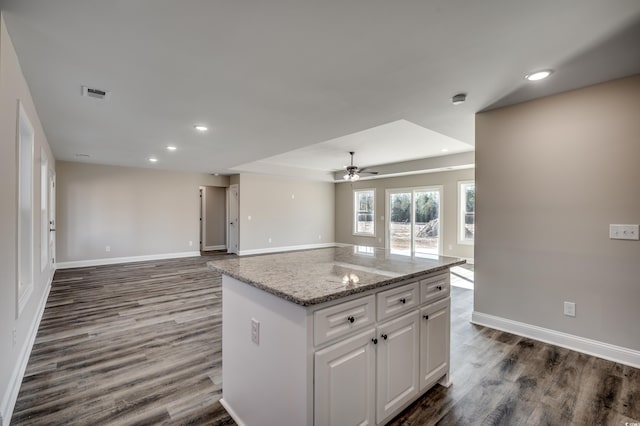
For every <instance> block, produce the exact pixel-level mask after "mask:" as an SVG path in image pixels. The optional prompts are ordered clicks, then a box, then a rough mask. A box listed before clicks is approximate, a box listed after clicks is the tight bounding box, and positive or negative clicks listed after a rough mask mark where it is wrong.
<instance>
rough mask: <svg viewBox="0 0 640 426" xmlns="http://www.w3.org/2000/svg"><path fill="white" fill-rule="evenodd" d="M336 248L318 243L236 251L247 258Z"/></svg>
mask: <svg viewBox="0 0 640 426" xmlns="http://www.w3.org/2000/svg"><path fill="white" fill-rule="evenodd" d="M336 246H338V244H336V243H319V244H301V245H299V246H282V247H268V248H261V249H251V250H240V251H238V256H248V255H251V254H267V253H279V252H283V251H294V250H309V249H317V248H326V247H336Z"/></svg>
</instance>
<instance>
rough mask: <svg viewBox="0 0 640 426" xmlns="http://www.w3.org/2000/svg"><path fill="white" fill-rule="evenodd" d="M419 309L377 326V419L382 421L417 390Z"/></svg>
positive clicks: (408, 399)
mask: <svg viewBox="0 0 640 426" xmlns="http://www.w3.org/2000/svg"><path fill="white" fill-rule="evenodd" d="M419 318H420V317H419V315H418V310H414V311H413V312H411V313H409V314H407V315H403V316H401V317H400V318H397V319H395V320H391V321H388V322H386V323H384V324H381V325H380V326H378V345H377V348H376V352H377V354H376V355H377V361H376V365H377V368H376V373H377V392H376V395H377V398H376V407H377V408H376V419H377V421H378V422H381V421H382V420H384V419H385V418H387V417H388V416H389V415H391V414H392V413H393V412H394V411H396V410H397V409H398V408H400V407H402V406H403V405H404V404H405V403H407V402H408V401H410V400H411V399H412V398H413V397H414V396H415V395H416V394H417V393H418V383H419V381H418V379H419V376H420V374H419V372H418V368H419V361H418V353H419V341H420V339H419V334H420V333H419V330H418V329H419V326H420V321H419Z"/></svg>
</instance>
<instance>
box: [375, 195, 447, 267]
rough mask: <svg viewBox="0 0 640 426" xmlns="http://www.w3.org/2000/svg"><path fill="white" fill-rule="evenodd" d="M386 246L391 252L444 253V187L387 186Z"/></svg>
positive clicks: (433, 254) (434, 254)
mask: <svg viewBox="0 0 640 426" xmlns="http://www.w3.org/2000/svg"><path fill="white" fill-rule="evenodd" d="M386 204H387V209H386V210H387V215H386V217H387V223H386V225H387V226H386V228H387V238H386V241H387V249H388V250H389V251H390V252H391V253H392V254H399V255H403V256H416V257H430V256H437V255H439V254H441V253H442V238H441V237H440V229H442V219H441V205H442V187H439V186H434V187H425V188H405V189H388V190H387V191H386Z"/></svg>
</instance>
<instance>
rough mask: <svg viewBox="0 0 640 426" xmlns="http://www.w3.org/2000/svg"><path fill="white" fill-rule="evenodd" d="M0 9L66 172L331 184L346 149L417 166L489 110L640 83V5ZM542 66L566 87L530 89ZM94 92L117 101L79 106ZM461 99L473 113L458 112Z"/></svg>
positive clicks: (183, 4) (371, 160)
mask: <svg viewBox="0 0 640 426" xmlns="http://www.w3.org/2000/svg"><path fill="white" fill-rule="evenodd" d="M0 7H1V8H2V11H3V16H4V18H5V20H6V23H7V27H8V29H9V32H10V34H11V37H12V40H13V42H14V45H15V47H16V51H17V53H18V57H19V59H20V63H21V66H22V69H23V72H24V74H25V76H26V78H27V82H28V84H29V87H30V89H31V92H32V95H33V98H34V101H35V104H36V108H37V109H38V112H39V115H40V118H41V121H42V123H43V126H44V128H45V133H46V134H47V138H48V140H49V143H50V144H51V146H52V148H53V151H54V155H55V156H56V158H57V159H59V160H68V161H89V162H95V163H101V164H113V165H123V166H136V167H155V168H163V169H174V170H185V171H199V172H207V173H214V172H219V173H230V172H236V173H237V171H238V170H252V169H253V170H254V171H255V170H257V169H263V171H264V172H270V173H284V174H287V173H289V174H297V173H299V169H298V168H299V167H305V168H306V167H308V168H313V169H316V171H318V172H320V171H321V172H327V171H331V170H334V169H336V168H339V167H341V166H343V165H345V164H346V163H347V161H348V156H347V152H348V151H350V150H354V151H356V164H357V165H359V166H361V167H363V166H368V165H376V164H382V163H389V162H392V161H405V160H411V159H417V158H424V157H425V156H431V155H434V154H435V155H442V152H441V151H440V150H441V146H447V147H449V149H450V150H451V152H459V151H463V150H469V149H473V146H474V114H475V113H476V112H477V111H481V110H483V109H486V108H490V107H495V106H502V105H506V104H510V103H514V102H520V101H523V100H527V99H532V98H536V97H539V96H543V95H547V94H550V93H555V92H559V91H563V90H568V89H572V88H576V87H581V86H584V85H588V84H593V83H597V82H601V81H605V80H609V79H612V78H617V77H623V76H627V75H632V74H636V73H638V72H640V52H639V51H638V50H639V49H638V43H637V40H638V38H636V36H637V35H638V34H639V32H638V28H640V25H639V23H640V1H638V0H607V1H602V0H563V1H561V2H558V1H557V0H538V1H535V2H523V1H513V0H484V1H469V0H415V1H388V0H350V1H346V2H345V1H335V0H322V1H299V0H269V1H264V0H259V1H258V0H238V1H228V2H218V1H205V0H198V1H196V0H182V1H179V2H178V1H168V0H164V1H158V0H56V1H51V0H6V1H2V2H0ZM541 68H553V69H555V73H554V74H553V75H552V77H551V78H550V79H549V80H548V81H542V82H538V83H536V84H535V85H533V84H531V83H527V82H526V81H524V80H523V78H522V76H523V75H524V74H526V73H527V72H529V71H532V70H536V69H541ZM82 85H89V86H95V87H98V88H101V89H106V90H109V91H111V97H110V99H109V100H108V101H104V102H101V101H97V100H95V99H91V98H86V97H82V96H80V93H81V86H82ZM458 92H467V93H468V100H467V102H466V103H465V104H464V105H459V106H453V105H451V103H450V98H451V96H452V95H454V94H455V93H458ZM196 123H204V124H206V125H208V126H209V127H210V130H209V131H208V132H206V133H204V134H198V133H197V132H195V131H194V129H193V125H194V124H196ZM367 129H372V130H367ZM347 135H351V136H347ZM168 144H174V145H176V146H177V147H178V150H177V151H176V152H173V153H169V152H167V151H166V150H165V149H164V148H165V147H166V145H168ZM77 154H87V155H90V157H89V158H88V159H83V158H80V157H77ZM152 155H154V156H157V157H158V159H159V161H158V163H156V164H155V165H151V164H150V163H149V162H148V161H147V159H148V158H149V157H150V156H152ZM276 169H279V171H277V170H276ZM283 170H284V171H283Z"/></svg>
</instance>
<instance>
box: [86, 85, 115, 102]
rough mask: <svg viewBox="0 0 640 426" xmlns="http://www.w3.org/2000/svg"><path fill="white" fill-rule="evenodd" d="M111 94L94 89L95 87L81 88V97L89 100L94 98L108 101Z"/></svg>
mask: <svg viewBox="0 0 640 426" xmlns="http://www.w3.org/2000/svg"><path fill="white" fill-rule="evenodd" d="M109 95H111V92H109V91H107V90H102V89H96V88H95V87H88V86H82V96H87V97H89V98H96V99H101V100H107V99H109Z"/></svg>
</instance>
